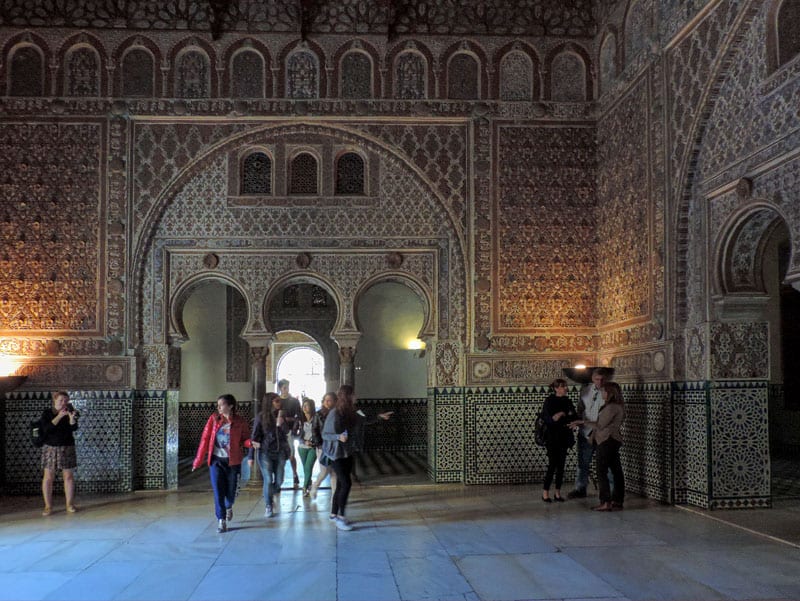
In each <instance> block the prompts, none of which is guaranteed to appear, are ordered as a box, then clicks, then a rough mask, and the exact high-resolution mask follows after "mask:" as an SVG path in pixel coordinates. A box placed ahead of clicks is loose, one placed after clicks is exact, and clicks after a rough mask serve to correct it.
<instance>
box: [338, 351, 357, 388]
mask: <svg viewBox="0 0 800 601" xmlns="http://www.w3.org/2000/svg"><path fill="white" fill-rule="evenodd" d="M355 355H356V349H355V348H354V347H352V346H343V347H340V348H339V382H341V383H342V384H349V385H350V386H353V385H354V383H355V365H354V362H353V359H354V358H355Z"/></svg>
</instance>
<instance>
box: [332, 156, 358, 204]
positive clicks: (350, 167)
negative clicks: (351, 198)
mask: <svg viewBox="0 0 800 601" xmlns="http://www.w3.org/2000/svg"><path fill="white" fill-rule="evenodd" d="M363 193H364V159H362V158H361V157H360V156H359V155H358V154H356V153H355V152H348V153H345V154H343V155H342V156H340V157H339V160H338V161H336V194H345V195H350V194H363Z"/></svg>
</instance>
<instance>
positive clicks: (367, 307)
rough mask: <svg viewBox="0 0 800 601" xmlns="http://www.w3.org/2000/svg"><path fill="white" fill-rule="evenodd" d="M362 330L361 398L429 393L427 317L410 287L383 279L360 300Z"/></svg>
mask: <svg viewBox="0 0 800 601" xmlns="http://www.w3.org/2000/svg"><path fill="white" fill-rule="evenodd" d="M356 313H357V321H358V324H359V329H360V330H361V339H360V340H359V342H358V351H357V353H356V357H355V363H356V373H355V385H356V390H357V392H358V396H359V397H361V398H371V399H402V398H420V397H425V396H426V395H427V381H428V378H427V360H426V358H425V355H426V352H425V348H424V345H423V344H422V343H421V341H420V340H419V339H418V336H419V332H420V330H421V328H422V325H423V321H424V319H425V311H424V308H423V306H422V301H421V300H420V298H419V297H418V296H417V295H416V294H415V293H414V291H413V290H411V289H410V288H409V287H408V286H405V285H403V284H400V283H397V282H381V283H378V284H375V285H373V286H371V287H370V288H369V289H367V290H366V291H365V292H364V293H363V294H362V295H361V297H360V298H359V299H358V307H357V312H356Z"/></svg>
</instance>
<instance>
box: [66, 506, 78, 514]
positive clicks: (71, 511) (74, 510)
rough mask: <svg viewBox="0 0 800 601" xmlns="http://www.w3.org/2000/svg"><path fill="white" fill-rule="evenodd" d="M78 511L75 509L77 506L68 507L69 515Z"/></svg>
mask: <svg viewBox="0 0 800 601" xmlns="http://www.w3.org/2000/svg"><path fill="white" fill-rule="evenodd" d="M77 511H78V509H77V508H76V507H75V505H67V513H76V512H77Z"/></svg>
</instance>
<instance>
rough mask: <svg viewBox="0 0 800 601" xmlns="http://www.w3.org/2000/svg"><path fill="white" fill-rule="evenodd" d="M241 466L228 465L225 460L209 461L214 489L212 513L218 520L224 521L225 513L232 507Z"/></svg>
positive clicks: (215, 458) (218, 458) (219, 458)
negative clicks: (213, 512)
mask: <svg viewBox="0 0 800 601" xmlns="http://www.w3.org/2000/svg"><path fill="white" fill-rule="evenodd" d="M241 469H242V466H241V465H229V464H228V459H227V458H224V459H223V458H221V457H213V458H212V459H211V469H210V471H209V473H210V474H211V487H212V488H213V489H214V511H215V513H216V516H217V519H218V520H223V519H225V511H226V510H227V509H230V508H231V507H233V501H234V499H235V498H236V484H237V483H238V481H239V474H240V473H241Z"/></svg>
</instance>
